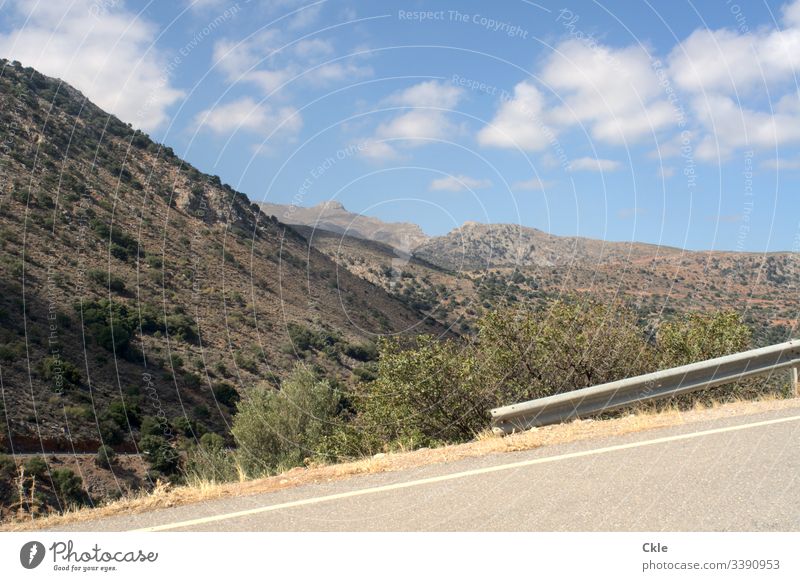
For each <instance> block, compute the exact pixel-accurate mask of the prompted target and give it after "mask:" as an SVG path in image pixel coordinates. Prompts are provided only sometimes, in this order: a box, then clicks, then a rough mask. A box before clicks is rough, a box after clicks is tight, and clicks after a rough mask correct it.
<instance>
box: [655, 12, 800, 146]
mask: <svg viewBox="0 0 800 581" xmlns="http://www.w3.org/2000/svg"><path fill="white" fill-rule="evenodd" d="M799 69H800V2H797V1H796V2H794V3H792V4H790V5H787V6H786V7H784V28H783V29H769V28H760V29H758V30H753V31H744V32H741V31H736V30H730V29H719V30H708V29H701V30H697V31H695V32H694V33H692V34H691V35H690V36H689V37H688V38H687V39H686V40H685V41H683V42H682V43H681V44H680V45H678V46H676V47H675V48H674V49H673V50H672V51H671V53H670V56H669V71H670V74H671V76H672V78H673V79H674V80H675V84H676V86H677V87H679V88H680V89H682V90H683V91H685V92H686V93H688V94H689V95H690V99H689V105H690V109H691V112H692V114H693V120H694V121H695V123H696V125H697V127H698V130H697V133H698V143H697V147H696V155H697V157H698V158H699V159H703V160H717V159H720V158H721V159H725V158H727V157H729V156H730V155H732V154H733V152H734V151H736V150H738V149H741V148H745V147H749V148H770V149H774V148H775V147H778V146H780V145H784V144H789V143H800V98H798V94H797V89H796V77H797V74H798V72H799V71H798V70H799ZM765 103H766V105H765Z"/></svg>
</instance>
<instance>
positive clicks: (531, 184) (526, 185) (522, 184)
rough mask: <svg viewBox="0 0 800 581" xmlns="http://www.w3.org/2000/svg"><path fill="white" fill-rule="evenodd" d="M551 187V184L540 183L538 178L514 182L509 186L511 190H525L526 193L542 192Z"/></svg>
mask: <svg viewBox="0 0 800 581" xmlns="http://www.w3.org/2000/svg"><path fill="white" fill-rule="evenodd" d="M551 185H552V183H551V182H546V181H542V180H541V179H539V178H531V179H529V180H523V181H519V182H514V183H513V184H511V189H512V190H527V191H532V192H533V191H541V190H544V189H546V188H548V187H550V186H551Z"/></svg>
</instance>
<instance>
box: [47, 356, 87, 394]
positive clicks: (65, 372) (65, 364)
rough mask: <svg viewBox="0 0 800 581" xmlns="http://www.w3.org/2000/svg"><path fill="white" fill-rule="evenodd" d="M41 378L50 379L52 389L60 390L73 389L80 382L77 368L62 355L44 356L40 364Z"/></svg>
mask: <svg viewBox="0 0 800 581" xmlns="http://www.w3.org/2000/svg"><path fill="white" fill-rule="evenodd" d="M41 373H42V378H44V379H45V380H47V381H52V383H53V390H54V391H56V392H59V393H60V392H62V391H64V390H65V389H74V388H77V387H79V386H80V384H81V374H80V372H79V371H78V368H77V367H75V365H73V364H72V363H70V362H69V361H67V360H66V359H64V358H63V357H61V356H60V355H59V356H54V355H49V356H47V357H45V358H44V360H43V361H42V366H41Z"/></svg>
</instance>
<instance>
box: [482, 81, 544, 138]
mask: <svg viewBox="0 0 800 581" xmlns="http://www.w3.org/2000/svg"><path fill="white" fill-rule="evenodd" d="M544 108H545V103H544V97H543V96H542V93H541V92H540V91H539V89H537V88H536V87H535V86H533V85H532V84H531V83H528V82H524V81H523V82H521V83H519V84H517V85H516V86H515V87H514V96H513V98H511V99H507V100H504V101H503V102H502V103H501V105H500V107H499V109H498V110H497V113H496V114H495V116H494V119H492V120H491V121H490V122H489V125H487V126H486V127H484V128H483V129H481V130H480V131H479V132H478V143H480V144H481V145H483V146H487V147H503V148H517V147H519V148H521V149H524V150H527V151H541V150H542V149H544V148H545V147H547V144H548V143H549V142H550V141H551V139H553V138H554V135H555V133H554V130H553V129H551V128H550V127H548V126H547V124H546V122H545V120H544V115H545V114H544Z"/></svg>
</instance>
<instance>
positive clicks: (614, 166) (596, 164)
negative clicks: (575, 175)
mask: <svg viewBox="0 0 800 581" xmlns="http://www.w3.org/2000/svg"><path fill="white" fill-rule="evenodd" d="M621 167H622V164H620V163H619V162H618V161H614V160H612V159H599V158H595V157H580V158H578V159H574V160H572V161H571V162H570V164H569V169H570V171H616V170H618V169H620V168H621Z"/></svg>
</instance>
